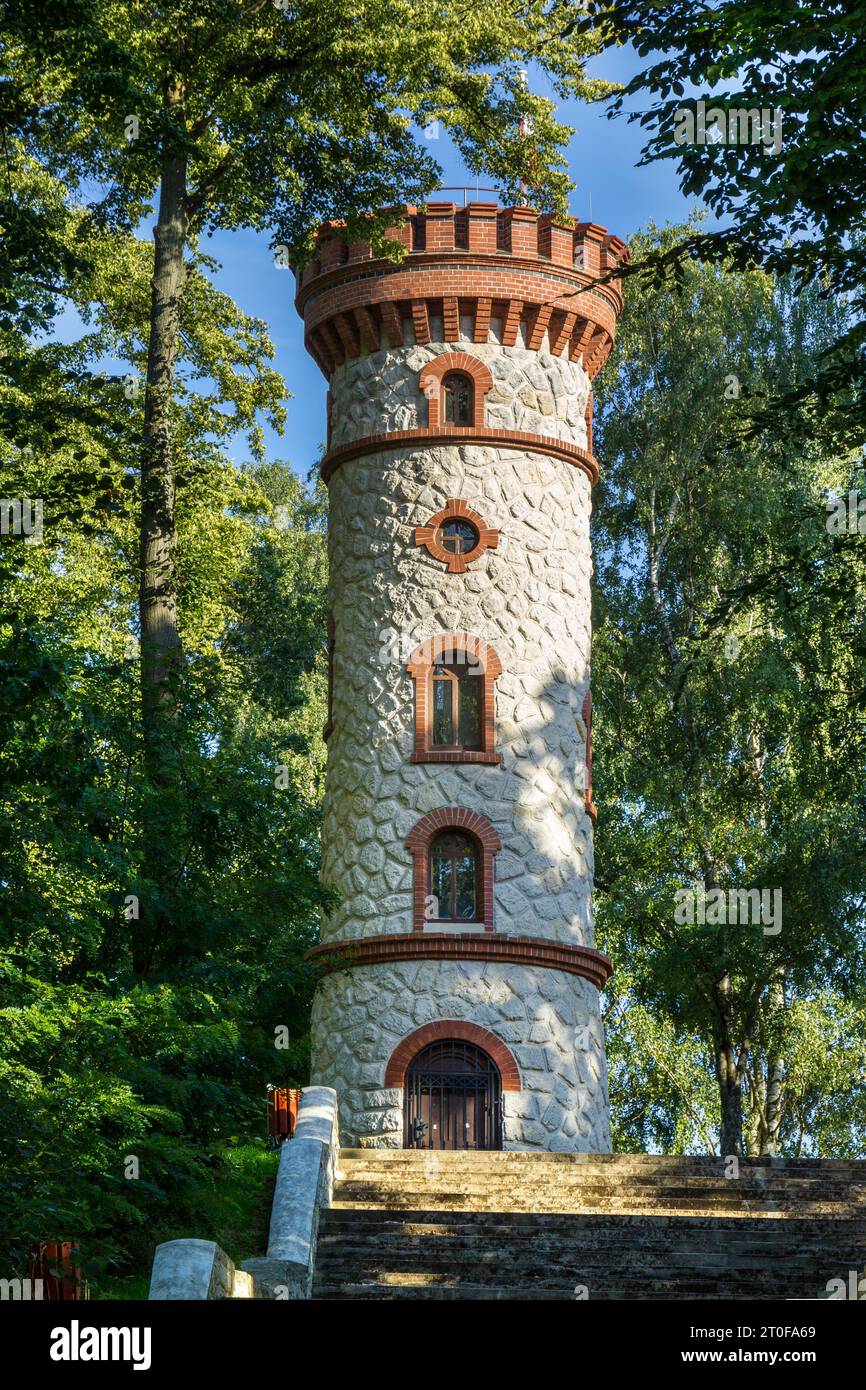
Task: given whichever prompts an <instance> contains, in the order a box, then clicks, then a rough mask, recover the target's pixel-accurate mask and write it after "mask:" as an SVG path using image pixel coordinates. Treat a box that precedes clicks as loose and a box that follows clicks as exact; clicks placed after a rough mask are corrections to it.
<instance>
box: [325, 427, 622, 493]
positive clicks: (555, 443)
mask: <svg viewBox="0 0 866 1390" xmlns="http://www.w3.org/2000/svg"><path fill="white" fill-rule="evenodd" d="M419 443H427V444H480V445H484V446H486V447H491V446H492V447H493V448H496V449H520V450H521V451H522V452H524V453H532V454H547V455H549V457H551V458H561V459H565V461H566V462H567V463H571V464H574V466H575V467H576V468H582V469H583V471H584V473H585V474H586V475H587V477H588V478H589V480H590V482H591V483H597V482H598V475H599V467H598V463H597V462H596V460H595V459H594V458H593V456H592V454H589V453H587V451H586V450H585V449H581V448H580V447H579V446H578V445H577V444H568V443H567V442H566V441H565V440H564V439H554V438H553V436H552V435H545V434H528V433H525V432H524V431H522V430H503V429H490V428H489V427H485V428H483V429H476V428H474V427H472V426H470V425H442V426H440V427H439V428H438V429H429V428H428V429H415V430H391V431H390V432H389V433H387V434H367V435H364V437H363V438H362V439H352V440H350V441H349V442H348V443H347V444H340V445H338V446H337V448H335V449H331V450H329V451H328V453H327V454H326V455H325V457H324V458H323V459H322V477H323V478H324V480H325V482H327V481H328V480H329V478H331V477H332V476H333V474H334V473H335V472H336V471H337V469H338V468H339V467H340V464H341V463H345V462H346V461H347V460H348V459H354V458H358V457H359V456H360V455H361V454H375V453H382V452H384V451H385V450H387V449H412V448H415V447H416V446H417V445H418V444H419Z"/></svg>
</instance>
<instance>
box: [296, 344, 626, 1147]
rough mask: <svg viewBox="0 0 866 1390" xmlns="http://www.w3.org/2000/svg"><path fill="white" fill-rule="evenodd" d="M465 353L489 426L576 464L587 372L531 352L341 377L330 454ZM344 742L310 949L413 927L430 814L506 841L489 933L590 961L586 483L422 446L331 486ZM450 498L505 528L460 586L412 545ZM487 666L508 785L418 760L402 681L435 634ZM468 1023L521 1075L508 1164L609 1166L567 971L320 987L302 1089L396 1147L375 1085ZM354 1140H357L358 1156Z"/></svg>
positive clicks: (463, 970) (494, 457) (429, 969)
mask: <svg viewBox="0 0 866 1390" xmlns="http://www.w3.org/2000/svg"><path fill="white" fill-rule="evenodd" d="M453 346H460V347H462V348H463V349H464V350H465V351H470V352H472V353H473V354H475V355H476V356H478V357H479V358H480V359H482V360H483V361H485V362H486V363H487V365H488V366H489V368H490V370H491V373H492V375H493V379H494V388H493V392H492V393H490V394H489V395H488V398H487V403H486V405H485V424H487V425H493V426H497V425H500V426H502V427H503V428H507V429H519V430H525V431H531V432H533V433H539V434H547V435H558V437H560V438H562V439H565V440H567V441H568V442H569V443H573V444H578V445H580V446H582V447H585V445H586V433H585V423H584V411H585V407H586V400H587V394H588V390H589V381H588V378H587V376H586V374H585V372H584V371H583V368H582V367H581V366H580V365H579V364H577V363H570V362H569V361H568V360H567V359H561V358H554V357H552V356H551V355H550V354H549V353H546V352H539V353H534V352H528V351H527V350H525V349H524V348H522V347H516V348H503V347H501V346H499V345H498V344H495V343H492V344H488V345H482V346H480V347H478V346H476V345H468V344H466V343H462V344H459V345H448V346H446V345H439V346H436V345H433V346H429V347H423V348H422V347H409V348H401V349H395V350H393V351H380V352H378V353H374V354H372V355H371V356H368V357H365V358H361V359H360V360H359V361H356V362H352V363H350V364H348V365H346V366H344V367H342V368H340V369H338V371H337V372H336V373H335V375H334V377H333V379H332V384H331V391H332V414H331V424H332V433H331V443H332V445H334V446H336V445H337V444H339V443H342V442H345V441H346V440H348V439H353V438H357V437H360V436H363V435H366V434H375V433H379V432H381V431H383V430H387V429H402V428H413V427H415V426H417V425H423V424H425V423H426V400H425V399H424V397H423V396H422V395H421V393H420V392H419V391H418V384H417V379H418V373H419V371H420V370H421V368H422V367H423V366H424V365H425V363H426V362H428V361H430V360H431V358H433V357H435V356H436V354H437V353H438V352H442V351H446V350H449V347H453ZM329 487H330V536H329V555H330V607H331V609H332V611H333V614H334V620H335V649H334V700H333V720H334V723H333V732H332V734H331V737H330V741H329V744H328V773H327V786H326V797H325V815H324V833H323V877H324V879H325V881H326V882H328V883H331V884H333V885H334V886H335V887H336V888H337V889H338V891H339V893H340V896H341V903H340V905H339V907H338V908H337V909H336V911H335V912H334V913H333V915H332V916H331V917H330V919H329V920H328V921H327V922H326V923H324V925H323V930H322V940H323V942H327V941H335V940H351V939H353V938H356V937H359V936H364V935H379V934H382V933H407V932H409V931H411V929H412V916H411V914H412V862H411V856H410V854H409V852H408V850H407V849H406V843H405V842H406V836H407V835H408V833H409V831H410V830H411V829H412V827H413V826H414V825H415V823H416V822H417V821H418V819H419V818H420V817H421V816H423V815H424V814H425V813H426V812H428V811H431V810H434V809H436V808H437V807H441V806H452V805H458V806H463V807H467V808H469V809H471V810H474V811H477V812H479V813H480V814H482V815H483V816H486V817H487V818H488V819H489V821H490V822H491V823H492V825H493V827H494V829H495V830H496V832H497V834H498V836H499V838H500V840H501V842H502V849H501V852H500V853H499V854H498V855H497V856H496V859H495V890H494V904H495V907H494V911H495V918H494V925H495V930H496V931H497V932H499V933H509V932H510V933H513V934H517V935H521V936H538V937H545V938H549V939H554V940H558V941H563V942H567V943H572V944H580V945H586V946H593V945H594V939H593V920H592V902H591V890H592V875H593V846H592V824H591V821H590V819H589V817H588V815H587V814H586V811H585V808H584V785H585V773H586V767H585V753H586V747H585V733H586V731H585V729H584V727H583V723H582V720H581V706H582V704H583V699H584V695H585V693H586V689H587V685H588V681H589V657H590V595H589V586H590V574H591V566H592V561H591V552H590V538H589V517H590V509H591V502H590V483H589V479H588V478H587V476H586V474H585V473H584V472H583V471H582V470H581V469H580V468H578V467H575V466H574V465H573V464H572V463H570V462H567V461H566V460H564V459H557V458H552V457H549V456H547V455H545V454H540V453H537V452H533V451H531V450H530V451H527V452H521V451H519V450H515V449H511V448H501V449H498V448H495V447H483V446H480V445H439V444H436V443H435V442H433V441H431V443H430V444H429V446H425V445H424V443H423V441H422V442H421V444H419V445H418V446H415V447H413V448H412V449H406V448H404V449H393V450H387V449H385V450H381V451H379V452H377V453H374V454H368V455H364V456H361V457H359V458H356V459H351V460H346V461H345V462H343V463H342V464H341V466H340V467H339V468H337V469H336V471H335V472H334V473H333V474H332V476H331V479H330V484H329ZM450 497H459V498H463V499H464V500H465V501H466V502H467V503H468V504H469V506H470V507H472V508H474V509H475V510H476V511H477V512H478V513H480V515H481V516H482V517H483V519H484V521H485V523H486V524H487V525H488V526H490V527H494V528H496V529H498V530H499V532H500V540H499V546H498V548H497V549H495V550H488V551H487V552H486V553H485V554H484V555H482V556H481V557H480V558H479V559H478V560H477V561H476V562H475V563H473V564H472V565H471V566H470V567H469V569H468V570H467V572H466V573H465V574H455V575H452V574H449V573H448V572H447V570H446V568H445V566H444V565H442V564H441V563H439V562H438V561H436V560H435V559H433V557H432V556H430V555H429V554H428V552H427V551H426V549H424V548H423V547H416V546H415V544H414V529H415V527H416V526H420V525H423V524H425V523H426V522H427V521H428V520H429V518H430V517H431V516H432V515H433V514H434V513H436V512H437V511H439V510H440V509H441V508H442V507H443V506H444V505H445V503H446V501H447V500H448V498H450ZM452 630H459V631H465V632H469V633H473V634H474V635H476V636H478V637H480V638H482V639H483V640H484V641H485V642H488V643H491V644H492V646H493V647H494V648H495V650H496V652H497V654H498V656H499V658H500V660H501V662H502V667H503V672H502V675H501V676H500V677H499V678H498V679H497V681H496V687H495V729H496V748H497V750H498V751H500V752H501V753H502V757H503V762H502V765H501V766H489V765H484V764H478V763H466V764H453V765H452V764H447V765H443V764H413V763H412V762H411V761H410V759H411V755H412V752H413V748H414V683H413V681H412V678H411V677H410V675H409V674H408V672H407V670H406V663H407V661H408V660H409V658H410V656H411V655H412V652H413V651H414V650H415V648H416V647H417V646H418V645H419V644H420V643H421V642H423V641H424V640H425V639H426V638H428V637H431V636H433V635H435V634H437V633H441V632H446V631H452ZM449 1017H453V1018H460V1019H466V1020H469V1021H472V1022H474V1023H478V1024H480V1025H482V1026H486V1027H489V1028H490V1029H491V1030H492V1031H493V1032H495V1033H496V1034H497V1036H499V1037H500V1038H501V1039H502V1041H503V1042H505V1043H506V1044H507V1045H509V1046H511V1047H512V1049H513V1051H514V1054H515V1057H516V1059H517V1062H518V1066H519V1067H520V1069H521V1074H522V1078H523V1090H522V1091H521V1092H520V1093H507V1094H506V1136H505V1142H506V1147H509V1148H514V1147H518V1148H526V1147H529V1148H561V1149H584V1150H587V1151H593V1150H594V1151H605V1150H607V1149H608V1147H609V1133H608V1119H607V1093H606V1075H605V1064H604V1049H603V1041H602V1035H601V1024H600V1019H599V1004H598V996H597V992H596V990H595V988H594V986H592V985H591V984H590V983H589V982H587V981H585V980H583V979H581V978H579V977H577V976H574V975H567V974H564V973H561V972H558V971H554V970H549V969H543V968H540V967H539V968H535V967H533V968H530V967H519V968H513V967H510V966H505V965H501V964H495V963H489V964H487V965H484V966H481V965H477V964H474V963H472V962H468V961H459V962H458V961H447V960H437V961H426V962H420V963H417V962H416V963H412V964H405V965H392V966H388V965H382V966H368V967H363V968H360V967H359V968H356V969H354V970H344V971H339V972H336V973H335V974H333V975H330V976H327V977H326V978H325V979H324V980H323V981H322V983H321V984H320V986H319V989H318V991H317V997H316V1002H315V1006H314V1013H313V1081H314V1082H315V1083H318V1084H325V1085H329V1086H335V1087H336V1088H337V1091H338V1093H339V1096H340V1104H341V1128H342V1129H343V1131H344V1136H345V1137H344V1141H343V1142H344V1143H347V1144H352V1143H354V1142H357V1143H359V1144H385V1145H389V1146H390V1145H399V1144H401V1143H402V1093H401V1092H394V1093H386V1092H384V1090H383V1079H384V1069H385V1066H386V1064H387V1061H388V1058H389V1057H390V1055H391V1053H392V1051H393V1049H394V1047H395V1046H396V1045H397V1043H398V1042H399V1041H400V1040H401V1039H402V1038H403V1037H404V1036H405V1035H406V1034H407V1033H409V1032H411V1031H413V1029H414V1028H416V1027H418V1026H420V1025H421V1024H422V1023H425V1022H429V1021H434V1020H436V1019H443V1018H449ZM352 1136H354V1137H352Z"/></svg>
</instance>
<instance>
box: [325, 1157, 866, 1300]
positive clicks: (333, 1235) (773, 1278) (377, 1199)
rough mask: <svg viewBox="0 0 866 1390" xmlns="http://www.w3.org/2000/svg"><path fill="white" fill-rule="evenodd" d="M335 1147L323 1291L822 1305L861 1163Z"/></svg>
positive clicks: (858, 1192) (850, 1232) (849, 1259)
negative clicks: (734, 1166) (729, 1164)
mask: <svg viewBox="0 0 866 1390" xmlns="http://www.w3.org/2000/svg"><path fill="white" fill-rule="evenodd" d="M724 1172H725V1164H724V1161H723V1160H721V1159H714V1158H705V1157H694V1158H678V1157H658V1156H654V1155H647V1154H639V1155H630V1154H623V1155H613V1156H611V1155H603V1154H602V1155H600V1154H553V1153H512V1152H507V1153H475V1152H467V1153H447V1152H441V1153H436V1152H423V1151H422V1152H418V1151H406V1150H400V1149H342V1150H341V1152H340V1162H339V1167H338V1170H337V1178H336V1184H335V1188H334V1195H333V1203H332V1206H331V1207H330V1208H329V1209H327V1210H326V1211H323V1212H322V1214H321V1220H320V1226H319V1236H318V1245H317V1252H316V1271H315V1281H314V1287H313V1296H314V1298H320V1299H331V1298H361V1299H405V1298H434V1299H521V1300H522V1299H575V1298H587V1297H588V1298H589V1299H590V1300H592V1299H677V1298H689V1299H691V1298H701V1299H721V1298H732V1299H743V1300H752V1299H786V1298H807V1299H815V1298H826V1297H827V1284H828V1281H829V1280H831V1279H842V1280H844V1281H845V1282H846V1284H847V1282H848V1276H849V1271H851V1270H856V1271H859V1273H860V1274H861V1275H862V1273H863V1270H864V1265H866V1162H842V1161H839V1162H836V1161H832V1160H823V1159H785V1160H782V1159H772V1160H770V1159H742V1160H741V1161H740V1171H739V1176H738V1177H736V1178H726V1177H725V1176H724Z"/></svg>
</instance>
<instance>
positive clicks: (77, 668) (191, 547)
mask: <svg viewBox="0 0 866 1390" xmlns="http://www.w3.org/2000/svg"><path fill="white" fill-rule="evenodd" d="M7 148H8V150H9V152H10V157H11V158H12V160H13V163H14V172H15V180H16V189H15V199H14V202H15V205H16V206H17V209H18V212H17V218H16V219H15V220H14V225H15V228H16V229H17V230H16V238H17V240H16V242H15V245H16V248H17V251H16V255H15V257H13V258H12V259H11V260H10V261H7V262H6V263H5V264H4V267H3V273H4V279H5V286H6V290H7V294H8V301H7V302H6V303H5V305H4V311H3V314H2V316H0V345H2V348H3V353H4V360H5V363H6V365H7V367H8V374H7V375H5V376H4V378H3V379H2V381H0V495H2V496H4V497H13V498H14V497H18V498H21V497H25V498H26V497H30V498H39V499H41V500H42V502H43V506H44V517H43V533H42V536H41V538H40V543H38V544H30V543H28V542H27V538H26V537H25V536H21V535H16V534H13V533H10V534H8V535H7V534H5V533H4V535H3V538H2V546H0V780H2V783H3V787H4V796H3V798H2V803H0V858H2V862H3V893H2V895H0V1018H2V1029H0V1033H2V1044H0V1131H2V1134H0V1166H2V1168H3V1171H4V1174H5V1175H6V1179H7V1181H6V1183H5V1184H4V1188H3V1193H2V1195H0V1207H2V1212H0V1231H2V1246H3V1251H4V1260H5V1263H6V1267H7V1268H9V1269H10V1270H17V1271H18V1272H19V1273H21V1274H26V1273H27V1270H28V1251H29V1247H30V1245H31V1243H32V1242H33V1241H35V1240H46V1239H47V1240H53V1239H57V1240H67V1239H70V1238H77V1239H78V1240H79V1241H80V1242H81V1246H82V1252H83V1254H84V1256H85V1260H86V1267H87V1270H88V1272H89V1273H90V1274H91V1275H92V1274H93V1273H97V1274H98V1273H99V1271H100V1269H101V1268H104V1267H105V1266H106V1264H107V1265H108V1266H109V1267H114V1266H121V1267H125V1268H126V1269H129V1268H130V1266H132V1267H133V1268H134V1267H135V1265H136V1264H137V1265H138V1266H139V1268H145V1267H146V1266H147V1264H148V1261H149V1250H150V1247H151V1245H152V1241H153V1239H154V1238H157V1239H160V1238H170V1237H171V1236H173V1235H176V1234H179V1233H181V1232H182V1231H183V1229H184V1228H185V1229H187V1230H188V1229H190V1228H192V1229H196V1228H199V1229H203V1228H204V1227H205V1226H206V1225H207V1224H208V1210H209V1207H210V1206H211V1204H212V1202H213V1197H214V1186H215V1183H216V1181H217V1179H218V1178H219V1177H220V1176H221V1175H223V1176H224V1174H225V1164H226V1153H227V1149H228V1146H229V1145H230V1143H231V1141H232V1140H233V1138H235V1137H237V1136H243V1137H246V1136H248V1135H250V1134H258V1133H260V1132H261V1128H262V1097H263V1094H264V1086H265V1083H266V1082H267V1081H274V1082H277V1083H283V1084H295V1085H297V1084H302V1083H303V1082H304V1081H305V1080H306V1075H307V1065H308V1063H307V1051H308V1049H307V1040H306V1034H307V1027H308V1014H309V1004H310V998H311V993H312V979H311V974H310V971H309V968H308V967H307V965H306V963H305V960H304V956H305V952H306V950H307V949H308V948H309V947H310V946H311V945H312V944H313V942H314V941H315V938H316V929H317V915H318V911H319V908H320V905H321V903H322V901H323V896H322V891H321V888H320V885H319V881H318V835H317V831H318V805H319V800H320V794H321V779H322V769H323V764H324V748H323V745H322V741H321V737H320V730H321V727H322V725H323V723H324V719H325V701H324V680H325V662H326V652H325V621H324V573H325V542H324V518H323V505H322V499H321V496H320V495H319V494H312V495H309V496H308V494H307V491H306V489H304V488H303V486H302V485H301V484H300V483H299V482H298V480H297V478H295V477H294V475H293V474H291V472H290V471H289V470H288V468H287V466H286V465H285V464H282V463H280V462H278V461H272V462H271V463H270V464H268V465H267V466H266V465H263V464H261V463H260V462H258V461H257V460H256V459H255V458H254V460H253V462H251V463H250V464H249V465H247V466H246V467H245V468H241V469H238V468H237V467H235V466H234V465H232V463H231V462H230V460H229V459H228V457H227V449H226V445H227V442H228V441H229V440H232V441H233V440H234V439H235V438H236V436H237V434H238V432H239V431H242V430H244V429H247V430H248V431H249V432H250V433H251V434H252V444H253V445H255V426H256V422H257V419H258V417H259V414H260V412H267V411H271V413H272V414H275V413H276V412H277V411H278V410H279V408H280V404H281V402H282V399H283V397H284V394H285V387H284V384H283V382H282V380H281V379H280V378H279V377H278V376H277V374H276V373H275V372H274V371H273V368H272V365H271V351H272V350H271V347H270V343H269V340H268V336H267V333H266V332H265V330H264V327H263V325H262V324H261V323H258V322H257V321H256V320H253V319H250V318H248V317H247V316H246V315H244V314H243V313H242V312H241V311H240V310H239V309H238V308H237V306H236V305H234V304H233V303H232V301H231V300H229V299H227V297H226V296H224V295H221V294H219V293H217V292H216V291H215V289H214V288H213V286H212V285H211V284H210V282H209V280H208V278H207V276H206V275H205V274H204V273H203V269H202V263H201V259H200V258H198V257H191V258H190V265H189V271H188V283H187V295H186V301H185V306H184V312H183V314H182V317H181V328H182V334H183V344H184V352H183V357H182V359H181V368H182V370H181V372H180V373H179V376H178V380H177V383H176V401H175V407H174V409H175V424H174V441H173V447H174V457H175V460H176V464H177V507H176V520H177V529H178V536H179V540H180V550H179V555H178V571H177V572H178V599H179V603H178V620H179V624H180V630H181V632H182V634H183V642H184V649H185V652H186V661H185V668H184V673H183V679H182V680H181V681H179V682H178V687H177V690H178V697H179V714H178V718H177V720H176V724H175V733H174V744H175V748H176V750H177V754H178V762H179V766H180V767H181V769H182V776H183V784H182V794H183V798H184V815H183V821H182V824H179V822H177V821H176V822H175V830H180V831H182V835H181V838H180V840H179V847H178V854H179V858H180V860H181V862H182V864H183V872H182V875H181V876H180V879H179V881H178V883H177V885H176V888H175V891H174V897H173V900H172V904H171V907H172V912H173V913H174V914H176V917H177V920H178V921H180V922H181V923H182V924H183V931H182V932H167V933H165V934H163V935H162V936H161V937H158V936H155V935H154V934H153V932H152V931H148V933H147V936H146V937H145V936H144V935H143V934H142V933H141V932H140V922H141V916H142V909H144V910H145V911H147V909H148V906H149V904H150V903H151V901H152V899H153V897H155V896H156V894H157V893H158V891H159V885H158V884H155V883H154V881H153V878H152V877H151V876H150V873H149V868H148V862H147V856H146V854H145V849H144V844H145V833H146V827H147V826H148V825H150V824H152V823H153V821H154V819H155V818H156V817H157V816H158V815H159V814H160V809H161V808H160V807H159V805H154V804H153V798H154V796H155V794H156V793H155V790H154V787H153V786H152V784H151V782H150V780H149V778H148V777H147V775H146V769H145V766H144V758H143V733H142V723H141V718H140V705H139V702H138V700H137V690H138V673H139V653H138V643H137V634H136V629H137V623H136V606H137V604H136V596H137V532H138V526H137V516H136V513H137V511H138V508H139V505H140V487H139V475H138V462H139V453H138V451H139V446H140V424H141V395H142V393H141V391H140V389H139V382H140V376H139V372H140V369H141V368H142V366H143V364H144V360H145V343H146V325H147V321H148V307H147V306H148V291H149V276H150V271H151V266H152V257H151V253H150V249H149V247H148V246H147V245H146V244H145V243H143V242H141V241H139V240H138V239H137V238H136V237H135V236H134V235H131V234H129V233H125V232H123V231H118V230H112V229H111V228H107V227H100V226H98V225H97V224H96V223H95V222H94V220H93V219H92V218H90V217H89V216H88V215H87V214H86V213H85V212H84V211H83V210H82V209H81V208H80V206H77V205H76V203H75V201H74V200H73V199H72V198H71V197H70V196H69V192H68V190H67V189H66V188H65V186H64V185H62V184H60V183H59V182H58V181H57V180H56V179H54V178H53V177H52V176H51V175H50V174H48V173H47V172H45V170H43V169H40V168H39V167H38V166H35V165H34V164H33V163H32V161H30V160H29V159H28V158H27V157H26V156H25V155H24V154H23V152H22V151H21V149H20V146H16V145H15V144H9V145H8V146H7ZM43 235H45V236H46V239H47V241H48V242H49V243H50V246H49V252H48V255H47V262H49V263H50V264H51V266H52V267H53V269H52V271H51V274H52V277H53V278H52V280H51V284H50V286H49V287H48V288H45V289H44V290H43V289H40V287H39V286H38V285H37V284H36V280H37V279H38V278H39V277H38V270H39V260H38V255H37V254H36V248H35V247H34V246H32V245H31V242H30V238H31V237H33V238H36V240H37V241H38V239H39V237H41V236H43ZM43 269H44V268H43ZM63 302H65V303H67V304H70V305H72V306H74V308H75V309H76V310H77V311H78V314H79V315H80V316H81V317H82V318H83V319H84V326H83V328H82V329H81V331H80V335H79V336H78V337H77V338H76V339H75V340H74V341H72V342H66V343H64V342H62V341H58V340H56V339H55V340H54V341H46V340H45V335H46V334H47V333H48V332H49V331H50V329H51V327H52V323H53V320H54V318H55V317H56V315H57V313H58V310H59V307H60V305H61V303H63ZM28 305H31V306H32V307H31V308H30V309H29V310H28V308H27V306H28ZM111 359H115V360H116V359H120V361H121V362H123V363H125V364H128V365H129V370H128V371H125V372H123V373H115V374H113V375H109V374H107V373H106V372H105V371H104V370H100V368H101V367H102V365H103V364H105V363H106V362H107V361H110V360H111ZM276 504H279V507H280V511H279V517H278V520H279V525H276V524H275V522H276V520H277V516H276V513H275V505H276ZM253 599H254V600H255V601H253ZM274 657H276V660H277V663H278V665H277V667H276V669H273V670H271V671H270V675H269V676H268V674H267V672H268V666H269V664H271V663H272V662H273V660H274ZM266 697H267V698H266ZM154 916H155V914H154ZM152 920H153V919H152V918H151V922H152ZM149 925H150V923H149ZM142 946H144V948H146V950H147V951H148V953H149V954H150V957H151V960H150V968H149V970H148V972H147V973H148V979H147V980H142V978H141V974H142V972H141V971H140V970H136V969H134V965H135V964H136V962H135V960H134V958H133V950H134V949H135V950H141V948H142ZM275 1030H279V1037H280V1040H281V1046H280V1047H279V1049H277V1048H276V1047H275V1039H276V1037H277V1034H276V1032H275ZM282 1042H286V1043H287V1045H286V1046H282ZM127 1159H134V1160H135V1164H137V1166H138V1173H137V1174H134V1173H132V1172H128V1171H127V1168H128V1166H129V1165H128V1164H127Z"/></svg>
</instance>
